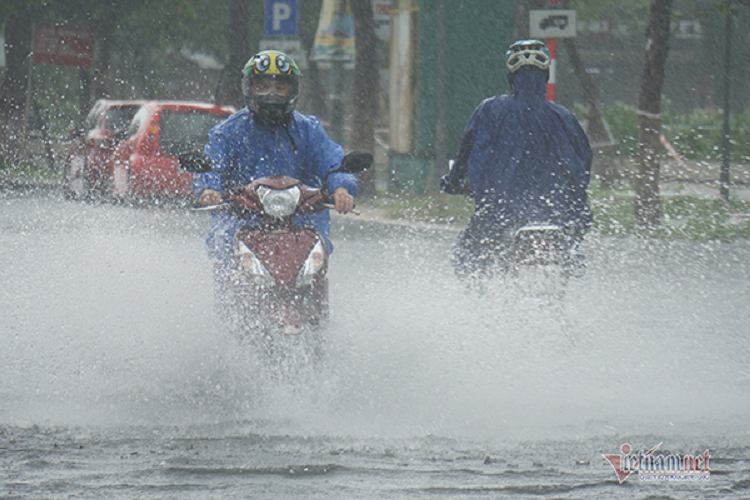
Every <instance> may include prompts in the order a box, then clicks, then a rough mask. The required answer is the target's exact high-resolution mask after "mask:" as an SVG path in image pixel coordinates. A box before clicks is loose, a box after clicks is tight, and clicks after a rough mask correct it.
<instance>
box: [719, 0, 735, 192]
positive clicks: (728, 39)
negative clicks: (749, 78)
mask: <svg viewBox="0 0 750 500" xmlns="http://www.w3.org/2000/svg"><path fill="white" fill-rule="evenodd" d="M731 10H732V8H731V2H729V4H728V5H727V13H726V27H725V30H724V33H725V41H724V129H723V132H722V140H721V173H720V174H719V191H720V193H721V195H722V196H723V197H724V199H726V200H728V199H729V154H730V146H731V144H730V138H731V133H732V131H731V125H730V121H729V90H730V79H729V76H730V68H731V60H732V12H731Z"/></svg>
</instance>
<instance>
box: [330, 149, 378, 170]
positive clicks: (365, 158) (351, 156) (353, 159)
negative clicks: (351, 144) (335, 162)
mask: <svg viewBox="0 0 750 500" xmlns="http://www.w3.org/2000/svg"><path fill="white" fill-rule="evenodd" d="M372 161H373V156H372V153H370V152H369V151H365V150H364V149H355V150H353V151H349V152H348V153H347V154H346V156H344V159H343V160H341V165H340V166H339V167H338V168H337V169H335V170H334V172H344V173H347V174H356V173H358V172H362V171H363V170H367V169H368V168H370V167H371V166H372Z"/></svg>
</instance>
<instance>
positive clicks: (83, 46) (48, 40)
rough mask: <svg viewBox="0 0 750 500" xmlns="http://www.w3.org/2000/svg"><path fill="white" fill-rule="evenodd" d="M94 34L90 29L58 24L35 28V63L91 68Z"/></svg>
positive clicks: (41, 25)
mask: <svg viewBox="0 0 750 500" xmlns="http://www.w3.org/2000/svg"><path fill="white" fill-rule="evenodd" d="M93 59H94V34H93V33H92V31H91V30H90V29H88V28H80V27H77V26H65V25H57V24H37V25H36V26H35V27H34V62H35V63H38V64H54V65H57V66H76V67H78V68H87V69H88V68H91V63H92V61H93Z"/></svg>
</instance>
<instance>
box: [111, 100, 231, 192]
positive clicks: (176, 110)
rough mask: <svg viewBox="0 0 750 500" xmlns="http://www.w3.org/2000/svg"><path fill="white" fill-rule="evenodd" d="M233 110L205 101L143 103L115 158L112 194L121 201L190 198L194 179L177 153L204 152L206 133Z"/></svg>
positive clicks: (113, 160) (113, 158) (229, 107)
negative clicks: (182, 167) (183, 165)
mask: <svg viewBox="0 0 750 500" xmlns="http://www.w3.org/2000/svg"><path fill="white" fill-rule="evenodd" d="M234 111H235V109H234V108H232V107H231V106H219V105H216V104H208V103H201V102H189V101H149V102H147V103H145V104H144V105H143V106H142V107H141V109H140V110H138V113H136V115H135V116H134V117H133V120H132V121H131V122H130V127H129V128H128V130H127V134H126V138H125V140H123V141H122V142H121V143H120V144H119V145H118V146H117V149H116V151H115V153H114V155H113V156H112V194H113V195H114V196H115V197H117V198H120V199H123V198H130V197H149V196H178V197H181V196H188V195H191V194H192V191H191V190H190V183H191V182H192V180H193V175H192V174H190V173H187V172H184V171H182V170H180V168H179V165H178V161H177V155H179V154H180V153H182V152H185V151H191V150H196V149H197V150H201V151H202V150H203V146H204V145H205V144H206V142H208V131H209V130H211V128H212V127H213V126H214V125H216V124H217V123H219V122H221V121H223V120H225V119H226V118H227V117H228V116H229V115H231V114H232V113H234Z"/></svg>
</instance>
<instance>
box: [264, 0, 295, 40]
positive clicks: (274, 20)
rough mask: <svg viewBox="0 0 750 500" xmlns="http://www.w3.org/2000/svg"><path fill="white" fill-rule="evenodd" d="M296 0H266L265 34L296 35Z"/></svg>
mask: <svg viewBox="0 0 750 500" xmlns="http://www.w3.org/2000/svg"><path fill="white" fill-rule="evenodd" d="M298 20H299V2H298V0H266V35H277V36H297V34H298V24H299V23H298Z"/></svg>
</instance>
